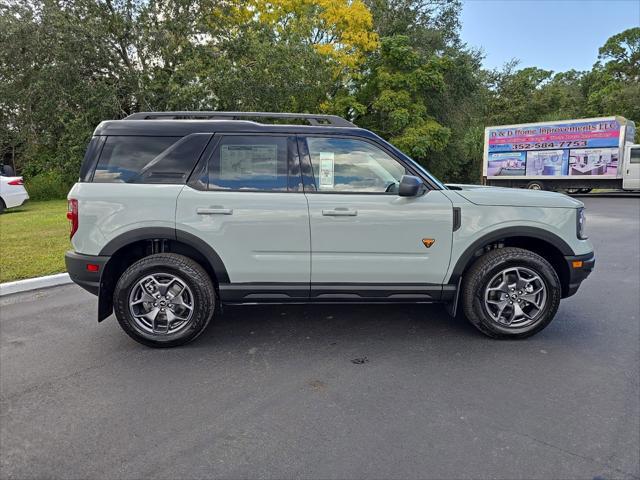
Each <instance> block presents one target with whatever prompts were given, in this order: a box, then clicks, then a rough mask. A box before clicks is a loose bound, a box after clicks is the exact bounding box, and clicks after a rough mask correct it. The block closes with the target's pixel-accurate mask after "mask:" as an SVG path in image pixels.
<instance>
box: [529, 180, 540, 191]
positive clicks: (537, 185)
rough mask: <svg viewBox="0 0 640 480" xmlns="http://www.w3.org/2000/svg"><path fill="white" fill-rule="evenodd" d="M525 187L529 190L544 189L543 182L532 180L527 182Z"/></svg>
mask: <svg viewBox="0 0 640 480" xmlns="http://www.w3.org/2000/svg"><path fill="white" fill-rule="evenodd" d="M527 188H528V189H529V190H544V183H542V182H538V181H535V180H534V181H533V182H529V183H527Z"/></svg>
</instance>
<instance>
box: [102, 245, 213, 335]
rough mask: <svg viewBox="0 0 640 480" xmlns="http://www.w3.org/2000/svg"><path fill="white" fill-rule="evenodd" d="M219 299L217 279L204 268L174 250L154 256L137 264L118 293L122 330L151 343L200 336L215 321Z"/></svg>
mask: <svg viewBox="0 0 640 480" xmlns="http://www.w3.org/2000/svg"><path fill="white" fill-rule="evenodd" d="M215 302H216V296H215V290H214V288H213V284H212V282H211V278H210V277H209V275H208V274H207V272H206V271H205V270H204V269H203V268H202V266H200V265H199V264H198V263H197V262H195V261H194V260H192V259H190V258H188V257H185V256H183V255H177V254H174V253H159V254H155V255H150V256H148V257H145V258H143V259H141V260H138V261H137V262H135V263H134V264H132V265H131V266H130V267H129V268H127V270H126V271H125V272H124V273H123V274H122V276H121V277H120V279H119V280H118V283H117V284H116V288H115V290H114V295H113V303H114V311H115V315H116V317H117V319H118V322H119V323H120V326H121V327H122V329H123V330H124V331H125V332H126V333H127V334H128V335H129V336H130V337H131V338H133V339H134V340H136V341H137V342H140V343H142V344H144V345H147V346H150V347H175V346H178V345H184V344H186V343H188V342H191V341H192V340H194V339H195V338H196V337H197V336H198V335H200V334H201V333H202V332H203V331H204V330H205V328H206V327H207V325H208V324H209V322H210V321H211V318H212V317H213V313H214V311H215Z"/></svg>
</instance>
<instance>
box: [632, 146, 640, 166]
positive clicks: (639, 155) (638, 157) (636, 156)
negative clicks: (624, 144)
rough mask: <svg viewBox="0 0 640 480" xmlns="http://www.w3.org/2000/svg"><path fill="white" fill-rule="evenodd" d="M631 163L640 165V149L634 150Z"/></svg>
mask: <svg viewBox="0 0 640 480" xmlns="http://www.w3.org/2000/svg"><path fill="white" fill-rule="evenodd" d="M629 160H630V163H640V148H632V149H631V155H630V159H629Z"/></svg>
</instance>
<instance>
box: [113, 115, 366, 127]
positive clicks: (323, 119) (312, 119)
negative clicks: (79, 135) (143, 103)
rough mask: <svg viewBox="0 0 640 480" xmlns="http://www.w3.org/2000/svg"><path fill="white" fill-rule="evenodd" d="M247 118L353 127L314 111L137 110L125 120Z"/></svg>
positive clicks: (331, 116)
mask: <svg viewBox="0 0 640 480" xmlns="http://www.w3.org/2000/svg"><path fill="white" fill-rule="evenodd" d="M248 118H291V119H297V120H306V121H308V122H309V124H310V125H314V126H329V127H355V125H354V124H353V123H351V122H350V121H348V120H346V119H344V118H342V117H339V116H337V115H316V114H314V113H273V112H198V111H185V112H139V113H133V114H131V115H129V116H128V117H125V120H244V119H248Z"/></svg>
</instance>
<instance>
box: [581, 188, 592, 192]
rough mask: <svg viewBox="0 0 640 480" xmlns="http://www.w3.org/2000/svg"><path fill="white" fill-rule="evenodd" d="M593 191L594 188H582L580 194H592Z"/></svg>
mask: <svg viewBox="0 0 640 480" xmlns="http://www.w3.org/2000/svg"><path fill="white" fill-rule="evenodd" d="M591 190H593V188H581V189H580V193H591Z"/></svg>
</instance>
